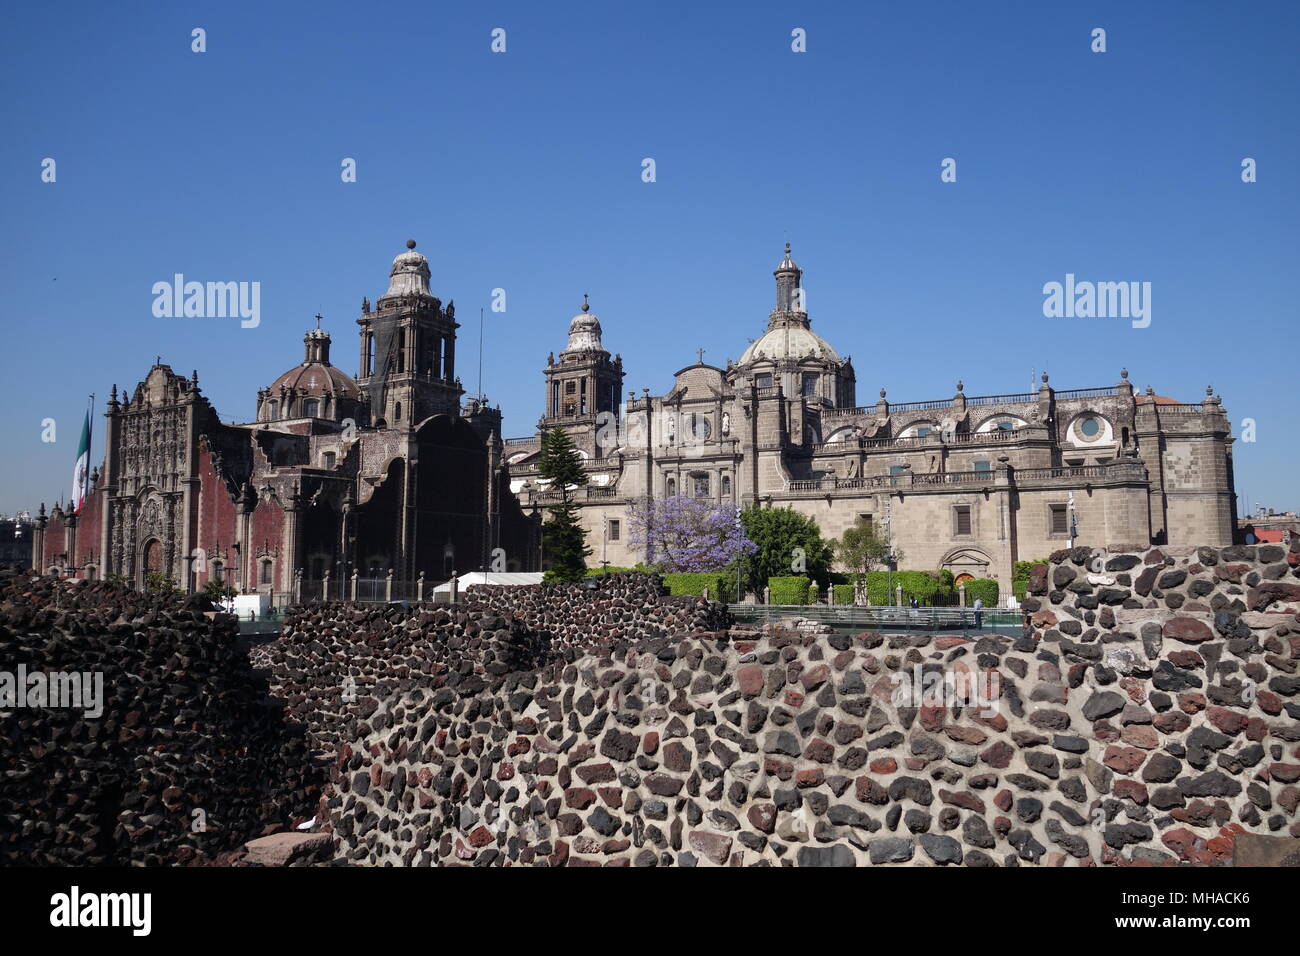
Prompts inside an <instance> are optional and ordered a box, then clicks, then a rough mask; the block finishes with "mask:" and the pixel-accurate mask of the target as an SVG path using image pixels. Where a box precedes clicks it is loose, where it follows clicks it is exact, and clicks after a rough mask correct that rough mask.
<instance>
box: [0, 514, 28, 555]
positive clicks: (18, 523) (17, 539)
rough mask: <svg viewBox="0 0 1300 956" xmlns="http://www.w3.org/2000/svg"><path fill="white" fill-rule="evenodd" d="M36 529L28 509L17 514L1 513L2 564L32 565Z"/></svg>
mask: <svg viewBox="0 0 1300 956" xmlns="http://www.w3.org/2000/svg"><path fill="white" fill-rule="evenodd" d="M34 530H35V525H34V524H33V523H32V516H31V515H30V514H28V513H27V512H26V511H20V512H18V514H16V515H0V564H19V565H22V566H23V567H30V566H31V563H32V532H33V531H34Z"/></svg>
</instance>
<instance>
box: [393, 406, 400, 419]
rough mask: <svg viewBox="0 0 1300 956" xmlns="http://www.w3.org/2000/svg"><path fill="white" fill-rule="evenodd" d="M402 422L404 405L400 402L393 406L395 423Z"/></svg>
mask: <svg viewBox="0 0 1300 956" xmlns="http://www.w3.org/2000/svg"><path fill="white" fill-rule="evenodd" d="M401 420H402V403H401V402H398V403H397V404H396V405H394V406H393V421H395V422H400V421H401Z"/></svg>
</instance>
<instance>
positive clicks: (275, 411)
mask: <svg viewBox="0 0 1300 956" xmlns="http://www.w3.org/2000/svg"><path fill="white" fill-rule="evenodd" d="M279 417H280V403H279V402H267V403H266V420H267V421H269V422H273V421H275V420H276V419H277V418H279Z"/></svg>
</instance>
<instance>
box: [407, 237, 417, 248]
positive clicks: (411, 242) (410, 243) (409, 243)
mask: <svg viewBox="0 0 1300 956" xmlns="http://www.w3.org/2000/svg"><path fill="white" fill-rule="evenodd" d="M406 248H408V249H414V248H415V240H414V239H407V240H406Z"/></svg>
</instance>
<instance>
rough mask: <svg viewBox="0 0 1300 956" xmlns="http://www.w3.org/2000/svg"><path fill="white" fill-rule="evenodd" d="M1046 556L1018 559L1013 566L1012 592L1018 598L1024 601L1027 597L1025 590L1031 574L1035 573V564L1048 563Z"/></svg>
mask: <svg viewBox="0 0 1300 956" xmlns="http://www.w3.org/2000/svg"><path fill="white" fill-rule="evenodd" d="M1046 563H1047V559H1046V558H1038V559H1036V560H1034V561H1017V562H1016V563H1015V564H1014V565H1012V568H1011V593H1012V594H1014V595H1015V596H1016V599H1017V600H1019V601H1023V600H1024V599H1025V590H1026V588H1027V587H1028V585H1029V575H1030V574H1031V573H1033V570H1034V566H1035V565H1038V564H1046Z"/></svg>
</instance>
